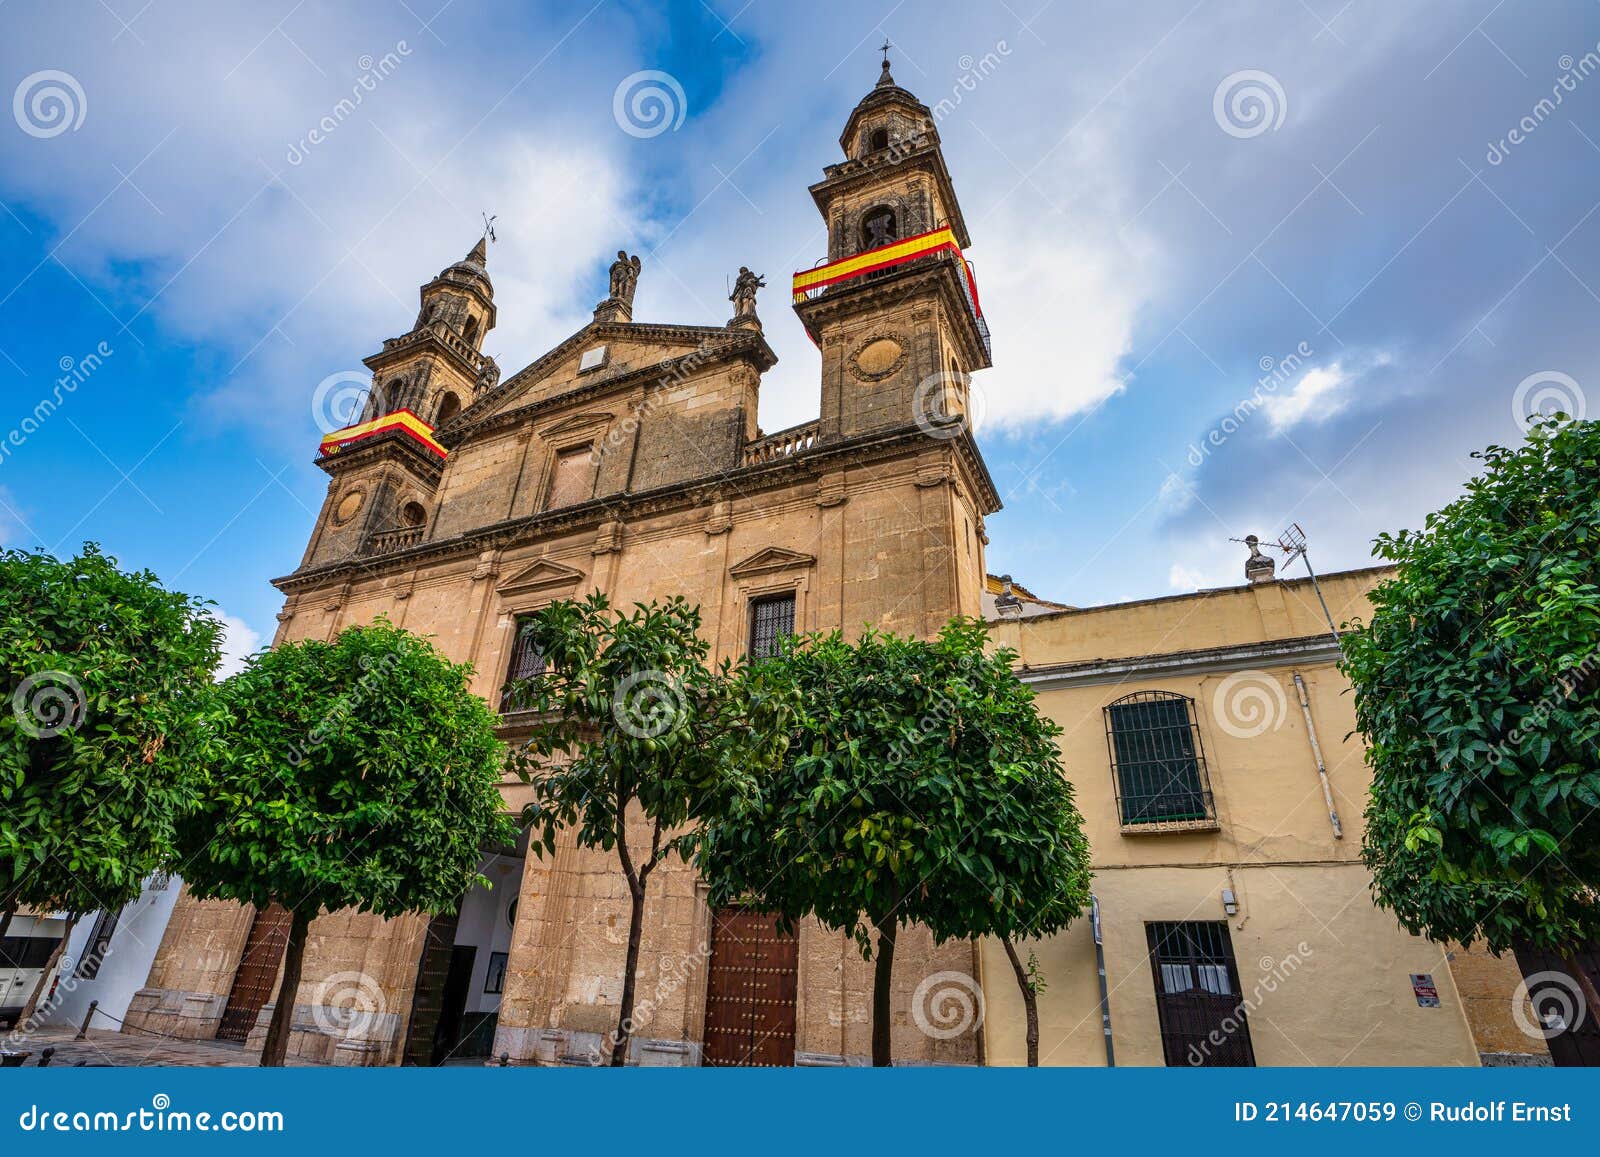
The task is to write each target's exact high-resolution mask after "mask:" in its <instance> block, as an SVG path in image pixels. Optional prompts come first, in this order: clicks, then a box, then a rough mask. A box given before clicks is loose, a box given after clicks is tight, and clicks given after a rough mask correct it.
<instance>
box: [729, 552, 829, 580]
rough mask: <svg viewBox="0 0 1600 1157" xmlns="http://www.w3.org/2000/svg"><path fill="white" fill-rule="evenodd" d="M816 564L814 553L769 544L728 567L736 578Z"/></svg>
mask: <svg viewBox="0 0 1600 1157" xmlns="http://www.w3.org/2000/svg"><path fill="white" fill-rule="evenodd" d="M816 565H817V560H816V556H814V555H809V554H800V553H799V552H797V551H793V550H785V549H784V548H783V547H781V546H769V547H767V548H766V549H765V550H758V551H756V553H755V554H753V555H751V556H750V557H749V558H747V559H745V560H744V561H743V562H741V563H735V564H734V565H733V566H731V567H729V568H728V573H729V574H731V575H732V576H733V577H734V578H748V577H749V576H751V575H758V574H771V573H773V572H774V571H780V570H797V569H799V568H801V567H809V566H816Z"/></svg>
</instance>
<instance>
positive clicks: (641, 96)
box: [611, 68, 689, 139]
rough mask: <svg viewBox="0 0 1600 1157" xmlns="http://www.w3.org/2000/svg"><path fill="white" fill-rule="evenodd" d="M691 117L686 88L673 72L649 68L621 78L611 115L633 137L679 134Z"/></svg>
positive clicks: (612, 98) (643, 137) (647, 137)
mask: <svg viewBox="0 0 1600 1157" xmlns="http://www.w3.org/2000/svg"><path fill="white" fill-rule="evenodd" d="M688 113H689V99H688V97H686V96H684V94H683V85H681V84H679V83H678V78H677V77H675V76H673V75H672V74H671V73H670V72H661V71H660V70H658V69H654V68H646V69H644V70H642V71H640V72H635V73H632V74H630V75H628V76H625V77H623V78H622V83H621V84H619V85H617V91H616V92H614V93H612V94H611V115H612V116H613V117H615V118H616V121H617V127H618V128H620V129H621V130H622V131H623V132H625V133H627V134H628V135H629V136H630V137H639V138H641V139H649V138H650V137H659V136H660V135H661V134H662V133H664V132H666V131H667V130H668V129H671V130H672V131H673V132H677V131H678V128H679V126H681V125H682V124H683V118H684V117H685V116H687V115H688Z"/></svg>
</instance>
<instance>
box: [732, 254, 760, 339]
mask: <svg viewBox="0 0 1600 1157" xmlns="http://www.w3.org/2000/svg"><path fill="white" fill-rule="evenodd" d="M766 284H767V279H766V278H764V277H762V276H761V275H760V274H757V273H751V272H750V269H749V267H748V266H744V265H741V266H739V276H738V277H736V278H735V279H734V282H733V292H732V293H731V294H729V295H728V300H729V301H731V302H733V321H732V322H730V323H729V324H730V325H731V324H734V323H736V322H740V321H743V320H745V319H746V318H748V319H750V320H751V321H754V322H755V323H756V324H757V325H760V324H761V323H760V321H759V320H758V319H757V318H756V290H758V289H761V288H762V287H764V286H765V285H766Z"/></svg>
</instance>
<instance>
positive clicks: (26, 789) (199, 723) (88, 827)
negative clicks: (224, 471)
mask: <svg viewBox="0 0 1600 1157" xmlns="http://www.w3.org/2000/svg"><path fill="white" fill-rule="evenodd" d="M221 639H222V624H221V623H220V622H219V621H218V620H217V619H216V618H214V617H212V616H211V615H210V614H208V613H207V612H206V610H205V604H204V603H203V602H202V601H201V600H198V599H193V598H190V597H189V596H188V595H184V594H179V593H177V592H175V591H169V590H165V589H163V588H162V586H161V584H160V583H159V582H158V581H157V579H156V577H155V575H153V574H151V573H150V572H148V571H143V572H128V571H123V570H120V569H119V568H118V566H117V562H116V560H115V559H113V558H110V557H108V556H106V555H104V554H102V553H101V552H100V550H99V548H97V547H96V546H94V545H93V544H89V545H86V546H85V547H84V550H83V553H82V554H81V555H80V556H79V557H77V558H74V559H70V560H68V561H65V562H63V561H60V560H57V559H55V558H53V557H51V556H50V555H48V554H43V553H38V554H34V553H29V552H25V551H18V550H7V551H5V552H3V553H0V670H3V680H4V681H3V686H0V691H3V693H4V694H5V695H6V696H7V699H6V701H5V702H4V703H0V759H3V760H4V763H3V766H0V934H3V932H4V926H5V924H7V923H9V922H10V919H11V915H12V913H13V912H14V911H15V910H16V909H17V908H18V907H19V906H21V905H27V906H29V907H31V908H33V909H35V910H44V911H48V910H55V909H65V910H67V911H68V912H71V913H83V912H88V911H92V910H94V909H96V908H113V909H114V908H120V907H122V905H124V904H126V903H127V902H129V901H130V900H132V899H134V898H135V897H137V896H138V894H139V887H140V882H141V881H142V880H143V879H144V877H145V876H146V875H148V874H149V873H150V872H152V871H154V870H156V869H157V868H159V867H162V866H163V865H164V864H165V863H166V862H167V861H168V859H169V857H170V854H171V851H172V846H173V839H174V822H175V819H176V817H177V815H178V814H179V813H180V812H182V811H183V810H184V809H186V808H188V807H190V806H191V805H192V804H193V803H194V801H195V799H196V798H197V796H198V782H197V777H196V771H197V769H198V768H200V767H203V766H204V765H205V764H206V763H207V762H208V761H209V759H210V758H211V753H212V750H213V746H214V742H215V727H214V723H215V718H214V713H215V701H214V696H213V694H212V683H211V678H212V672H213V671H214V669H215V668H216V666H217V663H218V662H219V661H220V646H221ZM47 971H48V970H47Z"/></svg>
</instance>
